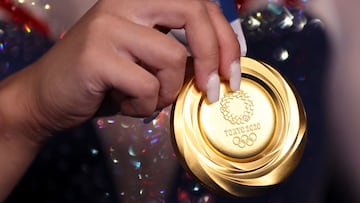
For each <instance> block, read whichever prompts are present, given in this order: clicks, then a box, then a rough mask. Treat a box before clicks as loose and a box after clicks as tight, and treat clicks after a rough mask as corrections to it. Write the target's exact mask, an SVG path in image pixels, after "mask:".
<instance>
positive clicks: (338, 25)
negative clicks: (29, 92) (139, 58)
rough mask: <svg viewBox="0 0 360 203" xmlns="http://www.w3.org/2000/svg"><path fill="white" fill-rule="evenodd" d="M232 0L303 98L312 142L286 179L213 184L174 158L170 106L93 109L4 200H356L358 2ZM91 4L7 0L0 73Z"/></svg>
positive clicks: (37, 52)
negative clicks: (135, 113)
mask: <svg viewBox="0 0 360 203" xmlns="http://www.w3.org/2000/svg"><path fill="white" fill-rule="evenodd" d="M234 2H236V3H238V5H240V4H241V5H242V6H241V7H238V12H239V16H240V19H241V25H242V28H243V31H244V34H245V38H246V41H247V47H248V53H247V55H248V56H249V57H252V58H255V59H258V60H262V61H265V62H267V63H268V64H270V65H271V66H273V67H276V68H277V69H278V70H279V71H280V72H281V73H283V75H285V76H286V77H287V78H288V79H289V80H290V81H291V82H292V83H293V84H294V86H295V87H296V89H297V90H298V93H299V95H300V96H301V98H302V100H303V102H304V105H305V109H306V112H307V117H308V135H307V143H306V147H305V151H304V155H303V158H302V160H301V162H300V164H299V166H298V167H297V169H296V170H295V172H294V173H293V174H292V175H291V176H290V177H289V178H288V179H287V180H286V181H284V182H283V183H282V184H280V185H278V186H276V187H274V188H272V189H271V190H270V191H268V192H266V193H265V194H262V195H260V196H257V197H251V198H238V199H235V198H229V197H224V196H220V195H217V194H214V193H212V192H210V191H208V190H207V189H206V188H204V187H203V186H202V185H201V184H199V183H198V182H197V181H195V180H194V179H193V178H192V177H191V176H190V175H189V174H188V173H186V171H184V170H183V169H182V168H181V167H180V165H179V164H178V162H177V158H176V156H175V155H174V153H173V150H172V146H171V143H170V136H171V132H170V123H169V122H170V111H171V108H170V107H169V108H166V109H164V110H163V111H162V112H160V113H159V115H158V116H157V117H156V118H155V119H154V120H144V119H134V118H129V117H123V116H113V117H104V118H95V119H94V120H92V121H89V122H88V123H86V124H84V125H83V126H80V127H78V128H76V129H73V130H70V131H68V132H63V133H61V134H59V135H56V136H53V137H52V138H51V139H50V140H49V142H48V143H47V144H46V145H45V146H44V147H43V149H42V150H41V152H40V154H39V155H38V157H37V159H36V160H35V161H34V162H33V164H32V166H31V167H30V169H29V171H28V172H27V173H26V174H25V176H24V178H23V179H22V180H21V182H20V183H19V185H18V186H17V187H16V188H15V190H14V191H13V193H12V194H11V195H10V196H9V198H8V199H7V200H6V203H15V202H16V203H17V202H25V201H31V202H46V203H59V202H94V203H95V202H96V203H119V202H151V203H152V202H161V203H165V202H166V203H175V202H179V203H215V202H216V203H218V202H220V203H221V202H230V203H231V202H234V203H235V202H239V203H241V202H244V203H252V202H268V203H287V202H295V203H296V202H299V203H300V202H302V203H303V202H306V203H322V202H357V200H359V199H357V195H358V194H357V191H359V190H358V186H359V182H360V181H357V180H359V175H358V169H359V168H360V167H359V165H358V161H357V155H356V154H357V153H356V151H357V149H356V146H357V145H356V144H357V143H358V139H357V136H356V135H357V131H358V129H357V128H358V127H357V126H358V125H357V115H360V114H357V111H358V108H356V104H357V103H356V102H357V98H358V97H356V89H357V88H356V87H357V86H356V82H357V81H358V80H357V78H356V70H357V69H351V68H350V69H346V67H347V66H346V65H348V66H349V67H352V68H354V66H353V64H354V63H351V62H354V59H355V58H356V56H355V54H356V53H358V52H356V50H355V49H352V48H353V47H356V44H358V42H359V40H357V38H355V37H354V44H352V43H351V42H352V41H350V42H349V41H347V40H349V39H350V37H352V36H354V35H355V34H356V33H359V31H357V29H352V28H355V27H356V26H355V25H356V23H354V19H356V18H355V17H356V16H355V15H356V14H355V13H356V11H355V9H356V8H360V5H359V3H356V2H355V3H354V2H353V1H350V0H349V1H344V2H343V3H341V5H340V3H338V2H335V3H334V2H333V1H324V0H317V1H316V0H313V1H312V0H308V1H305V0H302V1H296V0H293V1H262V0H259V1H256V4H255V3H252V2H255V1H234ZM249 2H250V3H249ZM93 3H95V0H72V1H71V0H62V1H59V0H57V1H56V0H14V1H9V0H0V6H1V8H0V79H3V78H5V77H6V76H8V75H10V74H12V73H14V72H16V71H17V70H19V69H21V68H24V67H25V66H26V65H27V64H30V63H32V62H33V61H34V60H36V59H37V58H39V57H40V56H41V55H42V54H43V53H44V52H46V50H48V49H49V48H50V47H51V46H52V45H53V44H54V43H56V41H57V40H59V39H61V37H62V36H63V35H64V33H65V32H66V30H67V29H69V27H70V26H71V25H72V24H73V23H74V22H76V20H77V19H78V18H79V17H80V16H81V15H82V14H83V13H84V12H85V11H86V10H87V9H88V8H89V7H90V6H91V5H92V4H93ZM351 3H352V4H351ZM338 4H339V5H338ZM351 5H353V6H351ZM14 8H16V9H14ZM345 11H347V12H345ZM344 13H345V14H346V15H345V14H344ZM339 16H345V17H339ZM349 28H350V29H349ZM349 30H351V31H352V32H353V34H350V37H348V35H349V33H350V32H349ZM344 33H345V34H344ZM344 38H345V39H347V40H343V39H344ZM351 39H352V38H351ZM341 50H346V52H344V51H341ZM351 60H352V61H351ZM344 64H346V65H344ZM345 70H348V71H345ZM347 78H350V79H352V80H350V81H347ZM344 80H345V81H346V82H342V81H344ZM352 81H354V82H352ZM344 98H347V99H346V100H344ZM349 98H354V99H349ZM345 101H346V102H345ZM339 106H341V108H339ZM356 127H357V128H356Z"/></svg>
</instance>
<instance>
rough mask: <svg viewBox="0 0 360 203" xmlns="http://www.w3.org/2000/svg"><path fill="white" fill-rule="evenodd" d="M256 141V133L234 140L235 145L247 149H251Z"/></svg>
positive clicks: (236, 137)
mask: <svg viewBox="0 0 360 203" xmlns="http://www.w3.org/2000/svg"><path fill="white" fill-rule="evenodd" d="M256 139H257V136H256V134H255V133H250V134H249V135H247V134H243V135H240V136H235V137H234V138H233V144H234V145H236V146H238V147H240V148H245V147H247V146H248V147H251V146H253V145H254V144H255V141H256Z"/></svg>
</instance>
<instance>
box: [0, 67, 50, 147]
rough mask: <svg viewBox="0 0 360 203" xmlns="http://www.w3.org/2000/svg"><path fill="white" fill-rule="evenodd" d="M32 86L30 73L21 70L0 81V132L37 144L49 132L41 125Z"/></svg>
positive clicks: (3, 134) (47, 135)
mask: <svg viewBox="0 0 360 203" xmlns="http://www.w3.org/2000/svg"><path fill="white" fill-rule="evenodd" d="M32 86H33V84H32V82H31V74H28V73H25V74H24V73H22V71H21V72H19V73H17V74H14V75H12V76H10V77H8V78H7V79H5V80H4V81H1V82H0V98H2V99H1V100H0V123H1V125H0V133H1V136H5V138H11V139H26V140H28V141H29V144H31V145H34V146H39V145H41V143H43V142H44V141H45V140H47V138H48V137H49V135H50V132H49V131H48V130H47V129H46V128H44V127H42V125H41V121H40V119H39V108H37V107H36V105H35V104H36V100H35V99H34V98H36V95H33V91H31V90H32Z"/></svg>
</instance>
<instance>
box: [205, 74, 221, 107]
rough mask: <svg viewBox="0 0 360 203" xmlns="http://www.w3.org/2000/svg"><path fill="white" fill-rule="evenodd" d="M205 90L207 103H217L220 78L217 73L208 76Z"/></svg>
mask: <svg viewBox="0 0 360 203" xmlns="http://www.w3.org/2000/svg"><path fill="white" fill-rule="evenodd" d="M206 88H207V92H206V94H207V98H208V101H209V102H210V103H214V102H217V101H218V100H219V94H220V77H219V74H218V73H217V72H213V73H211V74H210V76H209V80H208V83H207V86H206Z"/></svg>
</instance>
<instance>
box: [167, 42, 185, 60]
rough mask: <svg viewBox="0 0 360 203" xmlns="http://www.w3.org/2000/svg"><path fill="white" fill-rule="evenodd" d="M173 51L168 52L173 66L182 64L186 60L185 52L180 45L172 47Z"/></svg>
mask: <svg viewBox="0 0 360 203" xmlns="http://www.w3.org/2000/svg"><path fill="white" fill-rule="evenodd" d="M172 50H173V51H172V52H170V53H171V54H172V57H171V58H172V60H173V62H174V63H175V64H184V63H185V62H186V59H187V55H188V54H187V50H186V48H185V47H184V46H182V45H177V46H174V47H173V49H172Z"/></svg>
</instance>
